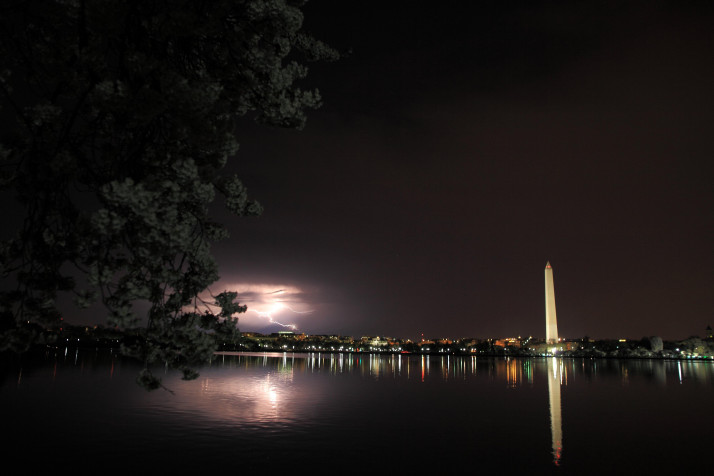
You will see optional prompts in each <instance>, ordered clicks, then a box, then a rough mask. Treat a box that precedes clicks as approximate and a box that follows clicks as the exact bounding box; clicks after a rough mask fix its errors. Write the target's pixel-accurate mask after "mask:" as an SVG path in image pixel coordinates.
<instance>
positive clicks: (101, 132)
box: [0, 0, 338, 376]
mask: <svg viewBox="0 0 714 476" xmlns="http://www.w3.org/2000/svg"><path fill="white" fill-rule="evenodd" d="M302 3H303V2H301V1H291V0H211V1H201V0H91V1H89V0H37V1H24V0H16V1H10V2H4V3H3V6H2V7H0V63H1V66H0V94H1V95H2V110H0V114H1V115H2V116H1V117H2V118H3V128H2V131H1V133H0V134H1V135H0V173H1V175H0V187H1V188H2V190H3V191H4V192H5V193H13V194H14V195H15V197H16V198H17V202H18V204H19V205H20V206H21V210H22V216H23V221H22V223H21V225H20V227H19V229H18V230H17V233H16V234H15V235H14V236H13V237H11V238H9V239H8V240H5V241H3V242H2V246H1V247H0V266H1V269H2V276H3V277H4V278H5V280H6V281H7V282H10V283H12V286H9V287H7V289H4V290H3V291H2V292H0V306H1V308H0V312H1V313H2V314H1V320H2V323H1V324H0V332H1V334H0V346H2V348H16V349H18V348H19V349H23V348H27V347H28V346H31V345H33V344H35V343H38V342H43V339H45V336H46V333H45V332H44V330H47V329H51V328H52V327H53V326H56V325H57V324H58V320H59V318H60V315H61V313H60V311H59V309H58V308H57V296H58V293H59V292H64V291H67V292H72V293H74V294H75V298H76V302H77V304H78V305H80V306H88V305H90V304H91V303H93V302H95V301H97V300H99V301H101V302H102V303H103V304H104V305H105V306H106V308H107V309H108V314H109V315H108V320H109V324H110V325H113V326H117V327H118V328H122V329H130V328H132V327H135V326H138V325H139V324H140V321H141V319H140V316H138V315H137V311H136V306H135V303H136V302H137V301H146V302H148V303H149V305H150V310H149V312H148V323H147V324H146V334H147V339H146V342H147V344H143V345H141V346H134V347H132V348H130V349H129V348H128V349H127V352H130V353H131V354H132V355H138V356H141V357H142V358H144V359H145V360H147V362H151V361H157V360H163V361H166V362H170V363H172V364H175V365H176V366H178V367H181V368H185V369H188V368H189V367H190V366H191V365H196V363H197V362H199V361H201V359H203V358H204V357H205V356H206V355H209V352H210V344H209V340H210V339H208V338H207V335H208V334H210V332H225V331H226V330H225V326H223V327H221V326H219V325H218V324H224V323H228V325H230V324H231V322H232V321H233V315H234V314H235V313H238V312H242V311H245V307H242V306H240V305H238V304H236V303H234V302H233V301H234V299H235V297H236V295H235V293H233V294H231V293H223V294H221V295H219V296H216V297H215V302H213V303H206V304H209V305H215V306H217V307H218V308H220V309H221V311H220V312H218V313H216V312H214V311H213V309H215V308H214V307H210V306H209V308H207V309H206V308H202V309H199V305H200V304H202V303H201V302H200V301H199V300H198V296H199V295H200V294H201V293H202V292H203V291H205V290H206V289H207V287H208V286H209V285H210V284H211V283H213V282H215V281H216V280H217V279H218V273H217V266H216V263H215V261H214V259H213V257H212V256H211V253H210V245H211V243H212V242H215V241H216V240H219V239H222V238H225V237H226V236H227V232H226V229H225V228H224V227H223V226H222V225H221V224H220V223H217V222H216V221H215V220H213V219H212V218H211V216H210V215H209V212H208V208H209V205H210V204H211V203H212V202H213V201H214V199H215V198H216V196H219V197H222V198H223V200H224V203H225V205H226V207H227V208H228V209H229V210H230V211H231V212H233V213H234V214H235V215H238V216H245V215H257V214H259V213H260V212H261V206H260V205H259V204H258V202H256V201H254V200H251V199H249V198H248V195H247V191H246V188H245V187H244V185H243V184H242V182H241V181H240V179H239V178H238V177H237V176H234V175H229V174H227V173H226V171H225V166H226V164H227V161H228V160H229V158H231V157H232V156H233V155H234V154H235V153H236V151H237V149H238V143H237V139H236V133H237V130H238V127H239V125H240V121H241V120H243V118H246V117H252V118H253V119H255V120H257V121H258V122H260V123H265V124H271V125H277V126H282V127H292V128H301V127H302V126H303V125H304V122H305V112H306V110H308V109H311V108H315V107H318V106H319V104H320V96H319V93H318V91H317V90H304V89H301V88H300V86H299V84H298V83H299V82H300V80H301V79H303V78H304V77H305V76H306V74H307V67H306V66H305V63H306V62H309V61H315V60H332V59H336V58H337V56H338V55H337V53H336V51H335V50H333V49H332V48H330V47H328V46H326V45H325V44H323V43H322V42H320V41H318V40H316V39H314V38H313V37H311V36H310V35H309V34H307V33H305V32H304V31H303V30H302V23H303V13H302V10H301V6H302ZM77 277H81V279H77ZM191 306H193V309H192V310H191V311H190V312H186V308H187V307H191ZM216 326H218V327H216ZM209 331H210V332H209ZM152 343H153V345H152ZM186 375H187V376H191V375H192V374H191V372H190V371H188V370H187V374H186Z"/></svg>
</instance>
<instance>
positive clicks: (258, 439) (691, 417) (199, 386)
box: [0, 349, 714, 474]
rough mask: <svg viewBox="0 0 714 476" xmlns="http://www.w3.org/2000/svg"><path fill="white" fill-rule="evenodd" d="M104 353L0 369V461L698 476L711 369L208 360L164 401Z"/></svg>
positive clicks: (83, 466)
mask: <svg viewBox="0 0 714 476" xmlns="http://www.w3.org/2000/svg"><path fill="white" fill-rule="evenodd" d="M138 371H139V367H138V366H137V364H136V363H134V362H132V361H126V360H123V359H121V358H119V357H117V356H116V355H115V354H111V353H110V352H109V351H75V350H68V349H67V350H65V349H63V350H61V351H57V352H56V353H54V352H49V353H47V354H45V355H42V356H38V357H37V358H34V359H30V358H27V357H24V358H23V360H22V363H21V365H20V364H18V362H17V359H14V360H13V361H12V362H9V361H7V359H6V361H5V362H4V365H3V367H2V373H1V374H0V375H1V376H2V381H1V382H0V384H1V386H0V403H2V407H1V408H2V409H3V410H2V429H3V434H4V435H5V437H6V439H8V438H9V440H10V442H9V443H6V444H5V445H4V447H3V453H4V454H6V455H7V459H6V461H8V462H20V463H21V464H25V465H27V466H28V467H29V469H33V470H34V471H33V473H35V472H39V471H40V470H52V469H58V468H69V469H71V470H72V471H73V472H74V473H78V474H85V473H87V474H88V473H96V472H101V471H104V472H106V471H110V472H112V473H119V472H127V471H144V470H150V471H157V472H160V473H161V474H164V473H169V472H173V473H178V474H191V473H195V472H199V471H200V472H202V473H217V472H221V473H225V472H227V471H243V470H250V471H262V472H267V473H269V474H274V473H276V472H279V471H300V472H301V471H303V470H304V469H305V468H306V469H307V470H308V471H309V472H310V473H311V474H335V473H337V474H382V473H387V474H389V473H394V472H399V473H402V472H414V473H420V474H421V473H424V472H432V471H439V472H452V471H459V472H461V471H469V472H481V471H484V470H491V471H500V472H504V471H508V472H510V471H514V470H517V471H521V470H525V471H529V472H531V473H535V474H602V473H605V472H607V473H618V474H620V473H624V472H627V471H630V472H632V474H643V473H650V474H663V473H666V472H672V471H676V472H677V473H681V472H682V471H687V470H697V469H699V470H701V469H705V468H708V467H710V464H711V463H710V456H709V454H710V449H711V445H712V443H714V436H712V432H711V428H712V423H714V417H713V416H712V411H714V410H713V409H712V406H711V402H712V401H714V400H712V397H714V365H713V364H712V363H710V362H693V361H660V360H619V361H618V360H604V359H603V360H597V359H596V360H591V359H552V358H550V359H549V358H533V359H503V358H476V357H454V356H443V357H441V356H438V357H437V356H431V357H427V356H413V355H384V356H380V355H359V354H353V355H350V354H294V355H293V354H235V355H217V356H216V359H215V360H214V361H213V362H212V363H211V365H210V366H207V367H205V368H203V369H201V376H200V377H199V378H198V379H197V380H194V381H190V382H186V381H182V380H181V379H180V376H179V375H178V374H177V373H175V372H173V371H164V370H162V369H157V370H155V372H156V373H160V374H162V376H163V383H164V385H165V387H166V390H157V391H154V392H146V391H145V390H144V389H142V388H140V387H138V386H137V385H136V384H135V383H134V379H135V377H136V375H137V373H138Z"/></svg>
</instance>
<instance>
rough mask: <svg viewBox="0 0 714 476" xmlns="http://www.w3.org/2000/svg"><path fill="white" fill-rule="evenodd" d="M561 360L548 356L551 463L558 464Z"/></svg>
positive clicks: (560, 433) (559, 451) (560, 454)
mask: <svg viewBox="0 0 714 476" xmlns="http://www.w3.org/2000/svg"><path fill="white" fill-rule="evenodd" d="M563 370H564V369H563V361H562V360H561V359H558V358H556V357H549V358H548V400H549V401H550V433H551V439H552V448H553V463H555V465H556V466H560V459H561V458H562V456H563V421H562V416H561V405H560V386H561V385H562V383H563V374H564V372H563Z"/></svg>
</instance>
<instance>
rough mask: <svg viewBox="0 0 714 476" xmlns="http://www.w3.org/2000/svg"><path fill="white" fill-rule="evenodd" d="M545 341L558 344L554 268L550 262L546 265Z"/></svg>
mask: <svg viewBox="0 0 714 476" xmlns="http://www.w3.org/2000/svg"><path fill="white" fill-rule="evenodd" d="M545 341H546V342H547V343H548V344H556V343H557V342H558V321H557V320H556V319H555V291H554V290H553V268H551V266H550V261H548V262H547V263H546V265H545Z"/></svg>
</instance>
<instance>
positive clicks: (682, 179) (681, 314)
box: [212, 0, 714, 339]
mask: <svg viewBox="0 0 714 476" xmlns="http://www.w3.org/2000/svg"><path fill="white" fill-rule="evenodd" d="M706 3H707V2H700V3H695V2H687V1H671V2H666V1H662V2H659V1H647V2H634V1H633V2H615V1H600V2H594V1H589V2H574V1H563V2H558V1H550V2H541V1H521V2H504V1H483V2H432V3H429V4H426V5H421V4H419V3H418V2H406V1H390V2H357V1H346V0H341V1H339V2H335V1H332V0H312V1H311V2H309V3H308V6H307V7H306V22H305V25H306V28H307V29H308V30H309V31H312V32H313V33H314V34H315V35H316V36H318V37H319V38H320V39H322V40H324V41H326V42H328V43H330V44H332V45H334V46H336V47H338V48H340V49H343V50H346V49H351V50H352V54H351V55H350V56H349V57H347V58H345V59H343V60H341V61H340V62H338V63H331V64H322V65H315V66H314V67H313V68H312V70H311V75H310V76H309V78H308V80H307V82H306V86H316V87H318V88H319V89H320V91H321V92H322V94H323V98H324V103H325V104H324V106H323V108H321V109H320V110H318V111H314V112H312V113H311V114H310V116H309V119H308V124H307V126H306V128H305V129H304V130H302V131H292V130H281V129H273V128H266V127H263V126H252V125H245V126H244V128H243V129H242V130H241V132H240V141H241V150H240V151H239V153H238V155H237V157H236V158H235V160H234V161H233V162H232V163H231V164H230V168H231V170H232V171H236V172H238V173H239V174H240V176H241V177H242V178H243V180H244V182H245V184H246V186H247V187H248V190H249V192H250V193H251V195H252V197H253V198H256V199H258V200H259V201H260V202H261V203H262V204H263V205H264V207H265V212H264V214H263V216H261V217H259V218H246V219H233V220H232V221H231V222H230V224H229V228H230V230H231V238H230V239H228V240H226V241H224V242H221V243H219V244H218V245H217V246H215V248H214V250H215V253H216V255H217V256H218V260H219V266H220V274H221V281H220V282H219V283H217V284H216V285H215V286H213V287H212V290H214V291H221V290H222V289H223V288H227V289H231V288H237V289H238V290H240V291H241V292H243V293H244V294H242V300H243V302H245V303H246V304H248V305H249V308H250V309H251V310H250V311H249V312H248V313H247V314H245V315H243V316H242V317H241V330H244V331H249V330H265V329H266V325H267V324H268V323H269V318H268V317H267V316H266V315H261V314H259V313H258V312H256V311H265V312H267V311H271V310H272V311H274V312H272V314H271V316H272V317H273V320H275V321H278V322H282V323H291V324H295V325H297V328H298V330H299V331H301V332H306V333H310V334H323V333H340V334H345V335H353V336H361V335H387V336H394V337H403V338H417V337H419V336H420V335H421V334H422V333H423V334H424V336H425V337H451V338H457V337H503V336H517V335H521V336H525V335H533V336H538V337H544V334H545V310H544V274H543V269H544V267H545V264H546V261H547V260H550V262H551V264H552V265H553V269H554V277H555V294H556V305H557V313H558V324H559V331H560V334H561V336H563V337H569V338H576V337H582V336H583V335H589V336H591V337H595V338H610V337H613V338H614V337H627V338H640V337H642V336H645V335H660V336H662V337H663V338H666V339H678V338H685V337H687V336H690V335H702V334H703V331H704V328H705V327H706V326H707V325H714V316H712V309H714V306H713V304H714V299H713V298H714V292H713V290H714V246H713V245H714V240H713V238H714V233H713V231H714V227H713V226H712V223H713V220H712V205H713V204H714V200H713V198H714V197H713V195H714V192H713V190H714V187H712V183H713V180H712V178H713V177H714V174H713V173H712V172H713V170H712V157H713V156H714V154H713V153H714V141H712V130H713V126H714V108H713V106H714V92H713V88H714V81H713V79H714V61H713V60H714V33H713V30H714V29H712V28H711V25H714V10H713V9H711V8H707V9H705V8H704V7H702V5H705V4H706ZM473 5H476V6H473ZM280 289H284V290H286V291H287V292H285V293H283V294H268V293H272V292H274V291H277V290H280ZM277 298H281V299H285V300H286V301H285V302H286V303H288V304H289V305H290V306H291V307H292V309H294V310H297V311H311V312H307V313H302V314H297V313H293V312H291V311H290V310H289V309H286V308H278V307H271V306H272V305H271V304H270V303H271V302H272V301H275V299H277ZM273 329H276V327H273Z"/></svg>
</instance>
